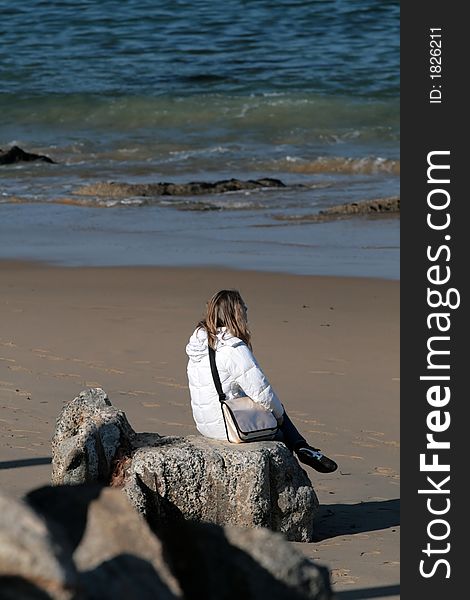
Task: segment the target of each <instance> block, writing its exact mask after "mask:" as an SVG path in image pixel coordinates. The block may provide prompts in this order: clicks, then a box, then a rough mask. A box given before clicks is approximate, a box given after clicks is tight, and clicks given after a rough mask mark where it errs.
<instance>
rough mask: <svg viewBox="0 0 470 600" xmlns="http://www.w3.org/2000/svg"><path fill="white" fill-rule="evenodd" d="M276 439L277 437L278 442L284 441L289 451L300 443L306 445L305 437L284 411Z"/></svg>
mask: <svg viewBox="0 0 470 600" xmlns="http://www.w3.org/2000/svg"><path fill="white" fill-rule="evenodd" d="M276 439H278V440H279V441H280V442H284V444H285V445H286V446H287V447H288V448H289V450H290V451H291V452H292V451H294V450H295V449H296V448H297V447H299V446H301V445H308V444H307V441H306V439H305V438H304V437H303V435H301V433H300V432H299V430H298V429H297V427H296V426H295V425H294V423H292V421H291V420H290V419H289V415H288V414H287V413H286V412H285V411H284V420H283V422H282V425H281V427H280V431H279V433H278V436H277V438H276Z"/></svg>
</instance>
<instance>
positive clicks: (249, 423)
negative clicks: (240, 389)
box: [224, 396, 278, 433]
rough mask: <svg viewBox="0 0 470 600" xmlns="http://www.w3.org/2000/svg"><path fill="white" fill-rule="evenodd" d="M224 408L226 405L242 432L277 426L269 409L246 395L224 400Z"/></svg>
mask: <svg viewBox="0 0 470 600" xmlns="http://www.w3.org/2000/svg"><path fill="white" fill-rule="evenodd" d="M224 405H225V406H224V408H226V407H228V408H229V409H230V411H231V413H232V414H233V417H234V419H235V421H236V423H237V425H238V429H239V430H240V431H241V432H243V433H249V432H251V431H262V430H270V429H271V430H275V429H277V427H278V423H277V420H276V417H275V416H274V415H273V413H272V412H271V411H270V410H266V409H265V408H264V406H262V405H261V404H259V403H258V402H254V401H253V400H252V399H251V398H249V397H248V396H243V397H241V398H232V399H230V400H226V401H225V402H224Z"/></svg>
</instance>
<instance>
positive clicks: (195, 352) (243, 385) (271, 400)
mask: <svg viewBox="0 0 470 600" xmlns="http://www.w3.org/2000/svg"><path fill="white" fill-rule="evenodd" d="M186 354H187V355H188V357H189V361H188V381H189V390H190V392H191V408H192V410H193V417H194V421H195V422H196V427H197V429H198V431H199V432H200V433H202V435H204V436H206V437H210V438H215V439H218V440H226V439H227V436H226V433H225V425H224V420H223V416H222V409H221V406H220V401H219V396H218V394H217V391H216V389H215V385H214V380H213V379H212V373H211V367H210V362H209V351H208V344H207V333H206V331H205V329H203V328H198V329H196V330H195V332H194V333H193V335H192V336H191V338H190V340H189V343H188V344H187V346H186ZM215 358H216V364H217V370H218V371H219V376H220V382H221V384H222V390H223V391H224V393H225V394H226V395H227V398H234V397H237V396H249V397H250V398H251V399H252V400H254V401H255V402H259V403H260V404H262V405H263V406H264V407H265V408H267V409H268V410H272V411H273V413H274V416H275V417H276V418H277V419H280V418H281V417H282V415H283V414H284V408H283V406H282V404H281V402H280V400H279V398H278V397H277V396H276V394H275V392H274V390H273V389H272V387H271V385H270V384H269V381H268V380H267V379H266V376H265V375H264V373H263V371H262V370H261V369H260V367H259V365H258V363H257V362H256V359H255V357H254V356H253V353H252V351H251V350H250V349H249V348H248V346H247V345H246V344H245V342H243V341H242V340H240V339H239V338H237V337H235V336H233V335H232V334H231V333H230V332H229V331H227V330H226V328H225V327H221V328H220V329H219V330H218V332H217V345H216V352H215Z"/></svg>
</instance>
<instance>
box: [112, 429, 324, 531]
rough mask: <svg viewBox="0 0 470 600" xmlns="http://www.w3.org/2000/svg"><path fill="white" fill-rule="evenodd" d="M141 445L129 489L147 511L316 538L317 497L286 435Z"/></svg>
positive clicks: (136, 503) (126, 486)
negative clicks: (279, 438) (243, 441)
mask: <svg viewBox="0 0 470 600" xmlns="http://www.w3.org/2000/svg"><path fill="white" fill-rule="evenodd" d="M155 444H156V445H155V446H153V447H152V446H146V447H143V448H140V449H137V450H136V451H135V452H134V454H133V457H132V461H131V462H130V463H129V464H128V466H127V469H126V477H125V484H124V489H125V491H126V493H127V495H128V497H129V499H130V500H131V502H132V503H133V504H134V506H135V507H136V508H137V510H139V512H141V513H142V514H144V515H146V516H147V518H150V517H151V513H155V512H156V513H157V514H158V515H159V518H160V519H162V518H163V519H164V518H170V519H173V518H174V517H175V515H176V514H177V513H180V514H181V516H182V517H184V518H186V519H190V520H194V521H206V522H210V523H216V524H218V525H233V526H237V527H248V528H252V527H267V528H269V529H271V530H273V531H279V532H282V533H284V534H285V535H286V537H287V539H289V540H292V541H299V542H308V541H312V539H313V530H314V517H315V515H316V513H317V511H318V508H319V506H318V499H317V496H316V494H315V491H314V490H313V488H312V485H311V483H310V480H309V479H308V477H307V475H306V473H305V471H304V470H303V469H301V468H300V466H299V464H298V462H297V460H296V459H295V458H294V457H293V455H292V454H291V453H290V451H289V450H288V449H287V447H286V446H285V445H284V444H283V443H282V442H252V443H250V444H230V443H228V442H221V441H216V440H209V439H207V438H203V437H201V436H188V437H185V438H170V439H165V438H164V439H163V440H162V439H161V438H160V439H157V440H155Z"/></svg>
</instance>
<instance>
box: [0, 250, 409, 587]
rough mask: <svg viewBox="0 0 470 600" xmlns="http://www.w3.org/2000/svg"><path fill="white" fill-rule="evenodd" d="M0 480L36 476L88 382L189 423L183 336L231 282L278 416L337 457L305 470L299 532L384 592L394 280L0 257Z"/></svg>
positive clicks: (393, 558)
mask: <svg viewBox="0 0 470 600" xmlns="http://www.w3.org/2000/svg"><path fill="white" fill-rule="evenodd" d="M0 281H1V290H2V293H1V299H0V301H1V313H0V324H1V325H0V406H1V418H0V485H1V487H2V489H5V490H7V491H8V492H9V493H11V494H13V495H14V496H17V497H20V496H22V495H23V494H24V493H25V492H26V491H27V490H30V489H32V488H34V487H37V486H41V485H45V484H49V483H50V473H51V466H50V438H51V435H52V433H53V430H54V424H55V419H56V417H57V416H58V414H59V412H60V410H61V408H62V406H63V404H64V403H65V402H68V401H70V400H72V399H73V398H74V397H75V396H76V395H78V393H79V392H80V391H81V390H83V389H85V388H87V387H102V388H103V389H104V390H105V391H106V392H107V393H108V395H109V397H110V399H111V401H112V402H113V404H114V405H115V406H116V407H118V408H120V409H122V410H123V411H124V412H125V413H126V415H127V417H128V419H129V421H130V423H131V424H132V426H133V427H134V429H135V430H136V431H156V432H158V433H160V434H171V435H189V434H196V433H197V432H196V429H195V427H194V425H193V421H192V417H191V411H190V406H189V393H188V387H187V381H186V355H185V351H184V349H185V345H186V342H187V339H188V337H189V335H190V334H191V332H192V330H193V327H194V324H195V323H196V322H197V321H198V320H199V318H200V317H201V316H202V311H203V308H204V305H205V301H206V299H207V298H208V297H209V296H210V295H211V294H212V293H213V292H215V291H216V290H217V289H221V288H224V287H231V288H238V289H239V290H240V291H241V293H242V295H243V296H244V298H245V300H246V302H247V304H248V307H249V313H248V314H249V319H250V325H251V329H252V332H253V342H254V350H255V354H256V356H257V358H258V360H259V362H260V364H261V366H262V367H263V369H264V370H265V372H266V374H267V376H268V378H269V379H270V381H271V383H272V385H273V387H274V388H275V389H276V391H277V393H278V394H279V396H280V398H281V399H282V401H283V403H284V404H285V406H286V408H287V409H288V411H289V413H290V415H291V417H292V419H293V420H294V421H295V422H296V424H297V425H298V427H299V429H300V430H301V431H302V433H303V434H304V435H305V436H306V437H307V438H308V439H309V441H310V442H311V443H312V444H313V445H316V446H318V447H320V448H322V449H323V450H324V451H325V452H326V453H328V454H329V455H331V456H332V457H333V458H334V459H335V460H336V461H337V462H338V464H339V469H338V471H337V472H335V473H334V474H330V475H322V474H320V473H317V472H316V471H313V470H311V469H309V470H308V475H309V477H310V479H311V481H312V484H313V486H314V488H315V491H316V492H317V495H318V498H319V501H320V504H321V512H320V515H319V517H318V521H317V538H318V540H317V541H316V542H315V543H311V544H301V543H295V546H296V547H298V548H300V549H301V550H302V551H303V552H305V554H306V555H307V556H309V557H311V558H313V559H314V560H315V561H318V562H320V563H321V564H325V565H327V566H328V567H329V568H330V571H331V578H332V582H333V585H334V589H335V590H336V591H337V592H338V594H339V595H338V597H339V598H343V599H345V598H349V599H352V598H365V597H367V598H382V597H384V598H385V597H387V598H398V597H399V580H400V577H399V495H400V488H399V484H400V480H399V376H400V374H399V282H397V281H387V280H379V279H361V278H335V277H314V276H299V275H285V274H274V273H256V272H244V271H230V270H226V269H225V270H216V269H204V268H191V269H189V268H154V267H142V268H62V267H49V266H43V265H40V264H29V263H20V262H3V263H0Z"/></svg>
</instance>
